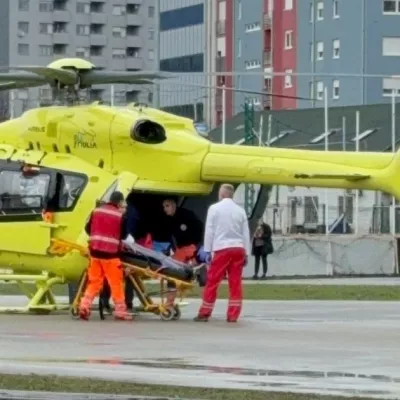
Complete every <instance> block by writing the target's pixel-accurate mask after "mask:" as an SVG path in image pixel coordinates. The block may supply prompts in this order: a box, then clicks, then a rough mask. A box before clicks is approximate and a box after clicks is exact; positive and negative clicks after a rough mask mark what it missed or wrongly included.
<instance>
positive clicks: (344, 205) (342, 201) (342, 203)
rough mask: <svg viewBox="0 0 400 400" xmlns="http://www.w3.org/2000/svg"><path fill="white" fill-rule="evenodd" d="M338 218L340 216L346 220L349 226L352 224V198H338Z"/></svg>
mask: <svg viewBox="0 0 400 400" xmlns="http://www.w3.org/2000/svg"><path fill="white" fill-rule="evenodd" d="M338 203H339V204H338V212H339V215H338V217H339V218H340V217H341V216H342V215H343V216H344V217H345V218H346V220H347V222H348V223H349V224H351V223H353V215H354V205H353V196H351V195H350V196H349V195H347V196H339V197H338Z"/></svg>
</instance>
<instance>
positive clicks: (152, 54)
mask: <svg viewBox="0 0 400 400" xmlns="http://www.w3.org/2000/svg"><path fill="white" fill-rule="evenodd" d="M148 58H149V60H154V50H149V55H148Z"/></svg>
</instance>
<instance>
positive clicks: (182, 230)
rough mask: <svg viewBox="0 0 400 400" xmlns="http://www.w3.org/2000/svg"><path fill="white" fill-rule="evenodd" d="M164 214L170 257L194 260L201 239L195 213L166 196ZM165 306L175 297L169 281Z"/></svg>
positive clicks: (172, 286) (169, 304) (187, 260)
mask: <svg viewBox="0 0 400 400" xmlns="http://www.w3.org/2000/svg"><path fill="white" fill-rule="evenodd" d="M162 205H163V210H164V213H165V214H166V218H165V217H164V221H163V222H165V224H166V227H167V231H168V234H169V236H170V243H171V247H172V250H173V252H174V254H173V255H172V258H173V259H175V260H177V261H181V262H183V263H189V262H192V261H194V260H195V258H196V254H197V250H198V249H199V247H200V245H201V242H202V240H203V231H204V226H203V223H202V222H201V221H200V220H199V219H198V218H197V216H196V214H195V213H194V212H192V211H190V210H188V209H186V208H181V207H179V208H178V205H177V200H176V199H175V198H173V197H169V198H166V199H165V200H164V201H163V203H162ZM167 287H168V293H167V300H166V306H167V307H172V306H173V304H174V302H175V298H176V287H175V285H174V284H173V283H171V282H169V283H168V285H167Z"/></svg>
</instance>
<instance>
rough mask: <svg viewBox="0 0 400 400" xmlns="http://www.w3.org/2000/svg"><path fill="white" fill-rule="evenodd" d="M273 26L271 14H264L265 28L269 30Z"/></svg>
mask: <svg viewBox="0 0 400 400" xmlns="http://www.w3.org/2000/svg"><path fill="white" fill-rule="evenodd" d="M271 25H272V17H271V15H270V14H264V28H269V27H271Z"/></svg>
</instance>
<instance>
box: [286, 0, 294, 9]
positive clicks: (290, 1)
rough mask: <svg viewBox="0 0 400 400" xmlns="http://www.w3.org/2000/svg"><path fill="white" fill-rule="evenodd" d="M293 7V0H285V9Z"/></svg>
mask: <svg viewBox="0 0 400 400" xmlns="http://www.w3.org/2000/svg"><path fill="white" fill-rule="evenodd" d="M292 9H293V0H285V10H292Z"/></svg>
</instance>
